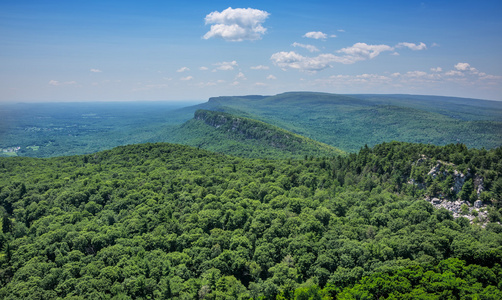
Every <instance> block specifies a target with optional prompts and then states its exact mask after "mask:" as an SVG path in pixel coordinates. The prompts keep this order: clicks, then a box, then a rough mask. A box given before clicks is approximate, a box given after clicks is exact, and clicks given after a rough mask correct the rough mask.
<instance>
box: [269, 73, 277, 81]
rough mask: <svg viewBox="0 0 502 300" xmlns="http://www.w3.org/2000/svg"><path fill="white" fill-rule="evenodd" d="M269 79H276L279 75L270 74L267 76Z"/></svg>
mask: <svg viewBox="0 0 502 300" xmlns="http://www.w3.org/2000/svg"><path fill="white" fill-rule="evenodd" d="M267 79H268V80H276V79H277V77H275V76H274V75H272V74H270V75H268V76H267Z"/></svg>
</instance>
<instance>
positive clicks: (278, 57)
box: [270, 51, 339, 72]
mask: <svg viewBox="0 0 502 300" xmlns="http://www.w3.org/2000/svg"><path fill="white" fill-rule="evenodd" d="M270 59H271V60H272V62H273V63H274V64H275V65H276V66H278V67H280V68H282V69H283V70H286V69H297V70H300V71H306V72H316V71H320V70H324V69H326V68H329V67H330V64H331V63H332V62H336V61H337V60H338V59H339V58H338V57H337V56H335V55H333V54H320V55H318V56H316V57H306V56H303V55H300V54H298V53H296V52H293V51H290V52H277V53H274V54H272V56H271V57H270Z"/></svg>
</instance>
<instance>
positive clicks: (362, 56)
mask: <svg viewBox="0 0 502 300" xmlns="http://www.w3.org/2000/svg"><path fill="white" fill-rule="evenodd" d="M384 51H394V48H393V47H391V46H388V45H368V44H366V43H355V44H354V45H353V46H352V47H347V48H343V49H340V50H338V51H337V52H338V53H343V54H345V55H346V59H347V62H346V63H354V62H356V61H360V60H366V59H373V58H375V57H377V56H378V55H380V53H382V52H384Z"/></svg>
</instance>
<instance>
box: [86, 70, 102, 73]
mask: <svg viewBox="0 0 502 300" xmlns="http://www.w3.org/2000/svg"><path fill="white" fill-rule="evenodd" d="M89 71H91V72H93V73H101V72H103V71H101V70H100V69H90V70H89Z"/></svg>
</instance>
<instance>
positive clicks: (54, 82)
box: [49, 80, 77, 86]
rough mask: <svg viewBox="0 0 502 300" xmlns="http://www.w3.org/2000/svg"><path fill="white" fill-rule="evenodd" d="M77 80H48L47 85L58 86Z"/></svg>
mask: <svg viewBox="0 0 502 300" xmlns="http://www.w3.org/2000/svg"><path fill="white" fill-rule="evenodd" d="M76 83H77V82H76V81H65V82H60V81H57V80H50V81H49V85H53V86H58V85H72V84H76Z"/></svg>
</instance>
